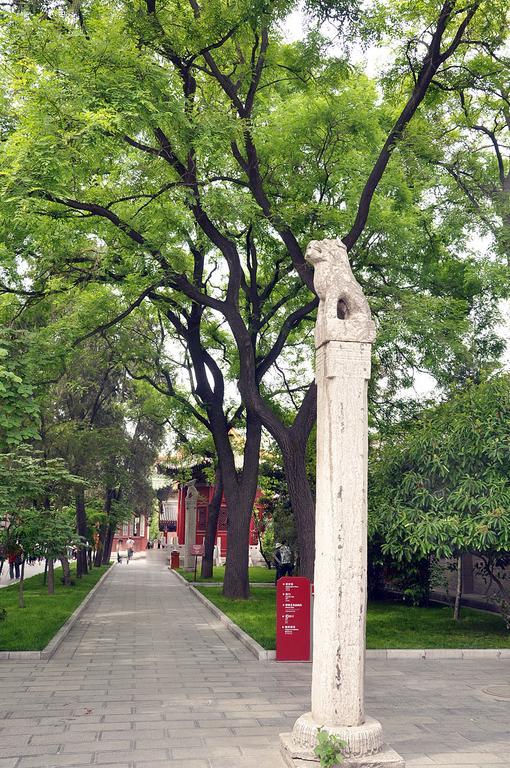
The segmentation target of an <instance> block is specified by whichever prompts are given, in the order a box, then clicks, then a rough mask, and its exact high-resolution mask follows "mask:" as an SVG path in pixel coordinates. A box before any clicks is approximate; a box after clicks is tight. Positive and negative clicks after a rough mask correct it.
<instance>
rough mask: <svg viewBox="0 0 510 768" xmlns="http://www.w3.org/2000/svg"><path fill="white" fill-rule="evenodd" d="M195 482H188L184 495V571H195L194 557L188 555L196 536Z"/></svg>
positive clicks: (196, 498)
mask: <svg viewBox="0 0 510 768" xmlns="http://www.w3.org/2000/svg"><path fill="white" fill-rule="evenodd" d="M195 483H196V480H190V481H189V483H188V490H187V493H186V500H185V508H186V516H185V523H184V525H185V528H184V570H185V571H194V570H195V556H194V555H191V554H190V550H191V545H192V544H195V542H196V535H197V500H198V491H197V489H196V488H195Z"/></svg>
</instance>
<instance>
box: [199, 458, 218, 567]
mask: <svg viewBox="0 0 510 768" xmlns="http://www.w3.org/2000/svg"><path fill="white" fill-rule="evenodd" d="M222 498H223V480H222V479H221V471H220V468H219V466H218V467H217V468H216V477H215V485H214V494H213V497H212V499H211V501H210V504H209V506H208V508H207V525H206V529H205V541H204V556H203V558H202V570H201V576H202V578H203V579H210V578H211V577H212V575H213V555H214V545H215V544H216V533H217V530H218V519H219V516H220V509H221V499H222Z"/></svg>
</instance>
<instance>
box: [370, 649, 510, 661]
mask: <svg viewBox="0 0 510 768" xmlns="http://www.w3.org/2000/svg"><path fill="white" fill-rule="evenodd" d="M366 658H367V659H368V660H370V659H386V660H390V659H423V660H438V659H500V658H501V659H510V648H428V649H427V648H424V649H423V650H417V649H415V648H381V649H376V648H372V649H370V648H368V649H367V651H366Z"/></svg>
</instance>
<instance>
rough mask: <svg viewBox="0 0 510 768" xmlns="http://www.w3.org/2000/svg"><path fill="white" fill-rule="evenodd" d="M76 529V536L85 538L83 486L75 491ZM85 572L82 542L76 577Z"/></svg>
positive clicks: (86, 569)
mask: <svg viewBox="0 0 510 768" xmlns="http://www.w3.org/2000/svg"><path fill="white" fill-rule="evenodd" d="M76 531H77V533H78V536H81V537H82V539H83V540H84V541H86V540H87V535H88V525H87V514H86V511H85V491H84V490H83V488H79V489H78V491H77V492H76ZM87 573H88V567H87V549H86V547H85V546H84V545H83V543H82V544H81V545H80V546H79V547H78V553H77V558H76V575H77V577H78V578H81V577H82V576H85V575H86V574H87Z"/></svg>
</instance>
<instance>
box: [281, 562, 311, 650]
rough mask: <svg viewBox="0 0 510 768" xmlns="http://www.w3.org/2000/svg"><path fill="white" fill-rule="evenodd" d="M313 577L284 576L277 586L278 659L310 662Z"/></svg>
mask: <svg viewBox="0 0 510 768" xmlns="http://www.w3.org/2000/svg"><path fill="white" fill-rule="evenodd" d="M310 597H311V589H310V580H309V579H306V578H305V577H304V576H288V577H287V576H284V577H283V578H281V579H278V582H277V585H276V660H277V661H310V650H311V649H310V602H311V601H310Z"/></svg>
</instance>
